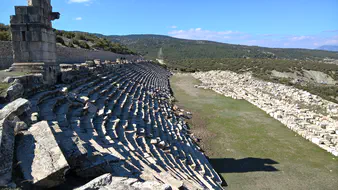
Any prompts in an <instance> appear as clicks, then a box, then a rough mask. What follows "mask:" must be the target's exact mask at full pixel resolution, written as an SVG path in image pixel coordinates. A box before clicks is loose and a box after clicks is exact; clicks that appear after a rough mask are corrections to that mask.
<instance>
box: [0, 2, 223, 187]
mask: <svg viewBox="0 0 338 190" xmlns="http://www.w3.org/2000/svg"><path fill="white" fill-rule="evenodd" d="M50 3H51V2H50V0H44V1H38V0H32V1H28V6H26V7H24V6H20V7H16V8H15V9H16V15H14V16H12V17H11V29H12V30H11V31H12V35H13V50H14V59H13V60H14V64H13V65H12V67H11V68H10V71H11V72H16V71H19V72H26V73H32V74H26V75H23V76H18V77H15V76H13V77H7V78H6V79H5V81H7V82H8V84H10V87H9V88H8V90H7V91H6V95H5V100H2V101H5V102H7V103H5V104H4V107H3V108H2V109H1V112H0V118H1V126H0V127H1V128H0V129H1V130H0V145H1V146H0V160H1V164H0V186H8V187H15V184H14V182H15V181H16V180H21V181H25V182H26V183H25V182H24V183H23V187H27V188H52V187H59V188H62V187H65V186H67V184H68V186H67V188H69V187H74V188H75V187H77V188H78V189H97V188H101V187H102V188H105V189H222V185H224V182H223V181H222V179H221V178H220V177H219V175H218V174H217V173H216V172H215V171H214V169H213V167H212V166H211V165H210V163H209V161H208V159H207V157H206V156H205V155H204V153H203V152H202V151H201V148H200V147H199V145H198V144H197V142H196V137H194V136H193V135H192V134H191V132H190V129H189V126H188V125H187V123H186V122H185V119H184V116H185V115H182V112H181V111H180V109H179V108H177V107H173V100H174V98H173V96H172V92H171V88H170V84H169V77H170V76H171V73H170V72H169V71H167V70H165V69H164V68H162V67H160V66H158V65H156V64H154V63H152V62H149V61H146V60H123V59H122V60H119V61H118V63H122V64H118V63H111V62H110V61H105V62H101V61H100V60H95V62H94V61H87V62H86V63H84V64H61V65H60V64H58V63H57V62H56V48H55V47H56V44H55V34H54V32H53V30H52V28H51V20H53V19H57V18H59V16H60V14H59V13H54V12H52V7H51V4H50ZM26 17H27V18H29V19H28V20H24V18H26ZM37 18H41V19H37ZM23 26H24V27H23ZM24 98H26V99H24ZM14 155H15V158H14ZM13 160H16V162H17V163H19V167H18V168H15V170H17V172H18V173H21V175H15V176H13V172H14V171H13V170H14V169H13ZM14 173H15V172H14ZM69 175H71V176H73V177H78V179H75V180H70V181H73V182H74V181H78V183H77V184H76V185H74V184H73V185H72V184H71V183H72V182H69V180H67V177H66V176H69ZM94 178H95V179H94ZM81 179H82V180H81ZM89 179H94V180H93V181H90V182H89V183H88V184H86V185H84V184H85V183H86V182H88V181H89ZM65 184H66V185H65ZM62 185H63V186H62ZM81 185H83V186H81Z"/></svg>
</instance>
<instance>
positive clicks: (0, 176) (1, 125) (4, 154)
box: [0, 119, 14, 187]
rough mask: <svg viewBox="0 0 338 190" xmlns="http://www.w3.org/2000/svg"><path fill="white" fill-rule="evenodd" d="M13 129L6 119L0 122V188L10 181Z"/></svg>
mask: <svg viewBox="0 0 338 190" xmlns="http://www.w3.org/2000/svg"><path fill="white" fill-rule="evenodd" d="M13 152H14V127H13V126H12V123H11V122H10V121H8V120H7V119H2V120H1V121H0V187H1V186H6V185H7V184H9V183H10V182H11V179H12V164H13Z"/></svg>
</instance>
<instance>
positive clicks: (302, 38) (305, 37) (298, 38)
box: [291, 36, 313, 41]
mask: <svg viewBox="0 0 338 190" xmlns="http://www.w3.org/2000/svg"><path fill="white" fill-rule="evenodd" d="M309 39H313V37H312V36H295V37H292V38H291V40H293V41H298V40H309Z"/></svg>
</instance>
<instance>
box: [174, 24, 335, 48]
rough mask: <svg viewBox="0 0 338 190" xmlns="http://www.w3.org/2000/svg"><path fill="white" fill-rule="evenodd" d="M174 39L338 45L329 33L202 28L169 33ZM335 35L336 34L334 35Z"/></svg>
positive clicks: (298, 45)
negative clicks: (284, 33)
mask: <svg viewBox="0 0 338 190" xmlns="http://www.w3.org/2000/svg"><path fill="white" fill-rule="evenodd" d="M168 34H169V35H170V36H172V37H176V38H183V39H191V40H210V41H217V42H224V43H231V44H243V45H255V46H264V47H284V48H310V49H313V48H317V47H319V46H322V45H338V36H337V35H329V34H328V33H324V32H322V33H319V34H313V35H281V34H250V33H245V32H239V31H233V30H226V31H211V30H205V29H202V28H191V29H188V30H172V31H170V32H168ZM333 34H334V33H333Z"/></svg>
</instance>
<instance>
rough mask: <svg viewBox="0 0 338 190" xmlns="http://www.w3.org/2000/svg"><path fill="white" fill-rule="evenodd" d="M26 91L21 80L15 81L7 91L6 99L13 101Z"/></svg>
mask: <svg viewBox="0 0 338 190" xmlns="http://www.w3.org/2000/svg"><path fill="white" fill-rule="evenodd" d="M23 93H24V88H23V85H22V84H20V83H19V82H14V83H13V84H12V85H11V86H10V87H9V88H8V89H7V91H6V99H7V100H8V101H9V102H11V101H14V100H16V99H18V98H21V97H22V96H23Z"/></svg>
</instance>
